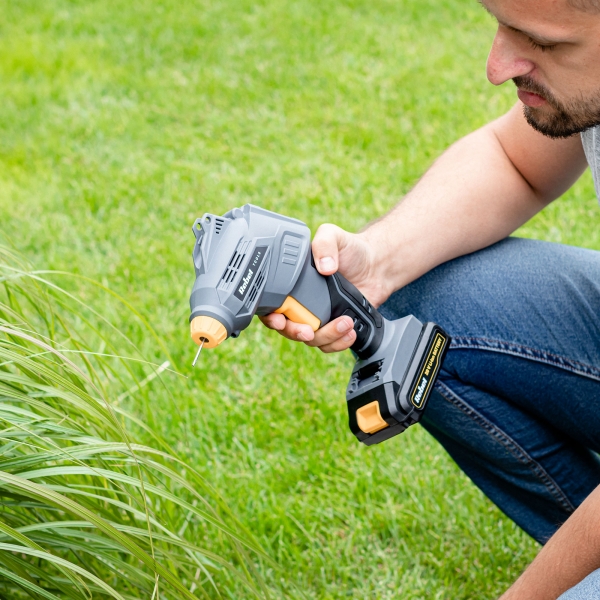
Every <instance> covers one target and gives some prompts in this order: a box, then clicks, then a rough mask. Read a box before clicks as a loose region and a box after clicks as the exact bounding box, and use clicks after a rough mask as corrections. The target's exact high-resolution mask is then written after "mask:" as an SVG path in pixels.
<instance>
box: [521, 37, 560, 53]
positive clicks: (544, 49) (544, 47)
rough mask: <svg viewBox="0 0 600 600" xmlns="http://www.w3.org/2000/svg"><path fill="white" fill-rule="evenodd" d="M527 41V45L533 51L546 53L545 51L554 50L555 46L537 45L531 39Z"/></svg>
mask: <svg viewBox="0 0 600 600" xmlns="http://www.w3.org/2000/svg"><path fill="white" fill-rule="evenodd" d="M527 39H528V40H529V45H530V46H531V47H532V48H534V49H535V50H541V51H542V52H546V51H547V50H554V48H556V44H538V43H537V42H536V41H534V40H532V39H531V38H527Z"/></svg>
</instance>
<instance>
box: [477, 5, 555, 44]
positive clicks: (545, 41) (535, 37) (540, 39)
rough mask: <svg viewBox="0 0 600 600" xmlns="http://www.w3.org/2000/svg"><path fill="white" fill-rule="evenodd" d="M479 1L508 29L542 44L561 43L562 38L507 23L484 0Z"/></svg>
mask: <svg viewBox="0 0 600 600" xmlns="http://www.w3.org/2000/svg"><path fill="white" fill-rule="evenodd" d="M477 1H478V2H479V4H480V5H481V6H482V7H483V8H484V9H485V10H486V12H488V13H489V14H490V15H492V17H494V19H496V21H498V23H499V24H500V25H502V26H503V27H506V28H507V29H510V30H511V31H514V32H515V33H521V34H523V35H526V36H527V37H528V38H531V39H532V40H534V41H536V42H541V43H542V44H548V45H551V44H560V43H561V41H562V40H555V39H551V38H547V37H545V36H543V35H540V34H539V33H533V32H532V31H526V30H525V29H519V28H518V27H513V26H512V25H509V24H508V23H505V22H504V21H501V20H500V19H499V18H498V17H497V16H496V15H495V14H494V13H493V12H492V11H491V10H490V9H489V8H488V7H487V6H486V5H485V4H484V2H483V0H477Z"/></svg>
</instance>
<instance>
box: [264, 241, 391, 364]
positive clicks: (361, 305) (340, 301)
mask: <svg viewBox="0 0 600 600" xmlns="http://www.w3.org/2000/svg"><path fill="white" fill-rule="evenodd" d="M275 312H278V313H282V314H284V315H285V316H286V317H287V318H288V319H290V320H291V321H294V322H295V323H305V324H307V325H310V326H311V327H312V329H313V331H316V330H317V329H319V328H320V327H322V326H323V325H326V324H327V323H329V322H330V321H332V320H333V319H336V318H337V317H341V316H343V315H345V316H348V317H350V318H351V319H352V320H353V321H354V330H355V331H356V341H355V342H354V344H353V345H352V347H351V349H352V351H353V352H354V353H355V354H356V355H357V356H358V357H359V358H361V359H364V358H368V357H369V356H371V355H372V354H373V353H374V352H375V351H376V350H377V348H379V345H380V343H381V339H382V337H383V328H384V322H385V319H384V318H383V317H382V316H381V315H380V314H379V312H377V310H376V309H375V308H374V307H373V306H372V305H371V303H370V302H369V301H368V300H367V299H366V298H365V297H364V296H363V295H362V294H361V293H360V291H359V290H358V289H357V288H356V287H355V286H354V285H352V284H351V283H350V282H349V281H348V280H347V279H346V278H345V277H344V276H343V275H341V274H340V273H334V274H333V275H328V276H323V275H321V274H320V273H319V272H318V271H317V269H316V267H315V265H314V259H313V257H312V253H311V254H310V255H309V256H307V258H306V262H305V264H304V268H303V270H302V274H301V276H300V278H299V279H298V281H297V283H296V285H295V286H294V289H293V290H292V291H291V292H290V295H289V296H288V297H287V298H286V300H285V302H284V303H283V304H282V305H281V307H279V308H278V309H277V310H276V311H275Z"/></svg>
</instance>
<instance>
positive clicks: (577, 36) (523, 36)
mask: <svg viewBox="0 0 600 600" xmlns="http://www.w3.org/2000/svg"><path fill="white" fill-rule="evenodd" d="M481 3H482V4H483V5H484V7H485V8H486V9H487V10H488V11H489V12H490V13H491V14H492V15H494V17H496V19H497V20H498V31H497V33H496V37H495V38H494V43H493V44H492V49H491V51H490V55H489V57H488V63H487V76H488V79H489V80H490V82H491V83H493V84H494V85H500V84H501V83H504V82H505V81H507V80H509V79H512V80H513V81H514V83H515V85H516V86H517V95H518V96H519V99H520V100H521V102H523V104H524V110H525V117H526V118H527V121H528V123H529V124H530V125H531V126H532V127H534V128H535V129H537V130H538V131H540V132H541V133H543V134H545V135H548V136H550V137H568V136H570V135H573V134H575V133H579V132H581V131H583V130H585V129H588V128H589V127H594V126H596V125H600V12H587V11H585V12H584V11H582V10H579V9H576V8H573V7H571V6H570V5H569V4H568V3H567V0H481Z"/></svg>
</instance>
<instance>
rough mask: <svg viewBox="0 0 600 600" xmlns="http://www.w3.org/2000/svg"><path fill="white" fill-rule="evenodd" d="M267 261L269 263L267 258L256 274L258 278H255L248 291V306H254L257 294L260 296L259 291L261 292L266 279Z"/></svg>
mask: <svg viewBox="0 0 600 600" xmlns="http://www.w3.org/2000/svg"><path fill="white" fill-rule="evenodd" d="M267 263H268V261H266V260H265V262H264V263H263V264H262V267H261V269H260V271H259V272H258V275H257V276H256V279H255V280H254V282H253V284H252V288H251V289H250V291H249V292H248V300H246V306H248V307H249V306H252V303H253V302H254V300H256V296H258V292H260V289H261V287H262V284H263V282H264V280H265V273H266V266H267Z"/></svg>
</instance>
